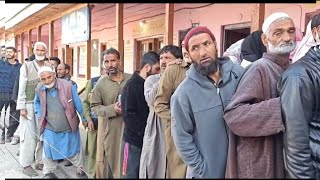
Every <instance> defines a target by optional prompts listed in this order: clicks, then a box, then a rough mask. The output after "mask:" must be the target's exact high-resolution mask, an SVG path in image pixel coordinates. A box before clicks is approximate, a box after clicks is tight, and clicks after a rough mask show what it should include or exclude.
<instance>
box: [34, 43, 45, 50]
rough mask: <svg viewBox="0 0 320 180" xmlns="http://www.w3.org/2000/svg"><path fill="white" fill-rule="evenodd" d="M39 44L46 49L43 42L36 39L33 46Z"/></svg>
mask: <svg viewBox="0 0 320 180" xmlns="http://www.w3.org/2000/svg"><path fill="white" fill-rule="evenodd" d="M38 45H41V46H43V47H44V48H45V49H46V50H47V45H46V43H44V42H41V41H37V42H36V43H34V45H33V47H34V48H35V47H36V46H38Z"/></svg>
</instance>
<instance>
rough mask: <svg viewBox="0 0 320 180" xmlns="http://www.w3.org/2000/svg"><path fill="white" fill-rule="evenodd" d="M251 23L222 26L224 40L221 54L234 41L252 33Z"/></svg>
mask: <svg viewBox="0 0 320 180" xmlns="http://www.w3.org/2000/svg"><path fill="white" fill-rule="evenodd" d="M250 27H251V23H240V24H231V25H226V26H222V31H221V32H222V37H223V38H222V41H221V46H220V55H222V54H223V52H225V51H226V50H227V49H228V48H229V47H230V46H231V45H232V44H233V43H235V42H237V41H239V40H240V39H242V38H245V37H247V36H248V35H250Z"/></svg>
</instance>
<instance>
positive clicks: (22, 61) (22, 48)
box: [20, 33, 24, 63]
mask: <svg viewBox="0 0 320 180" xmlns="http://www.w3.org/2000/svg"><path fill="white" fill-rule="evenodd" d="M23 34H24V33H21V34H20V53H21V54H20V57H21V59H20V61H21V63H24V53H23V51H24V47H23Z"/></svg>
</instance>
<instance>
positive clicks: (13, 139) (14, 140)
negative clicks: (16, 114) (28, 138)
mask: <svg viewBox="0 0 320 180" xmlns="http://www.w3.org/2000/svg"><path fill="white" fill-rule="evenodd" d="M19 143H20V138H19V137H16V136H13V138H12V140H11V145H16V144H19Z"/></svg>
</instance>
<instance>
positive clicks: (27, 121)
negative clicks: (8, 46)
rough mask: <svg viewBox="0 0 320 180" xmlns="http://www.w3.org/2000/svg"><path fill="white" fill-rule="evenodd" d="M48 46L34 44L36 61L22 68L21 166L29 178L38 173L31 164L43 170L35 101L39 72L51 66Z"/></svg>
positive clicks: (40, 43)
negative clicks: (46, 59)
mask: <svg viewBox="0 0 320 180" xmlns="http://www.w3.org/2000/svg"><path fill="white" fill-rule="evenodd" d="M46 51H47V46H46V44H45V43H43V42H36V43H35V44H34V48H33V53H34V55H35V60H34V61H29V62H28V61H26V62H24V64H22V67H21V68H20V78H19V90H18V98H17V109H19V110H20V127H19V128H20V130H19V132H20V156H19V160H20V164H21V165H22V166H23V167H24V168H23V173H24V174H26V175H28V176H37V175H38V173H37V172H36V171H35V170H34V169H33V168H32V166H31V164H32V163H33V161H34V159H35V161H36V165H35V169H37V170H42V168H43V164H42V149H43V148H42V139H40V137H39V136H40V133H39V130H38V129H39V123H38V122H37V121H35V119H34V113H33V112H34V107H33V100H34V95H35V88H36V86H37V84H38V82H39V77H38V70H39V69H40V68H41V67H43V66H48V67H50V68H51V65H50V64H49V63H47V62H45V61H44V59H45V56H46Z"/></svg>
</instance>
